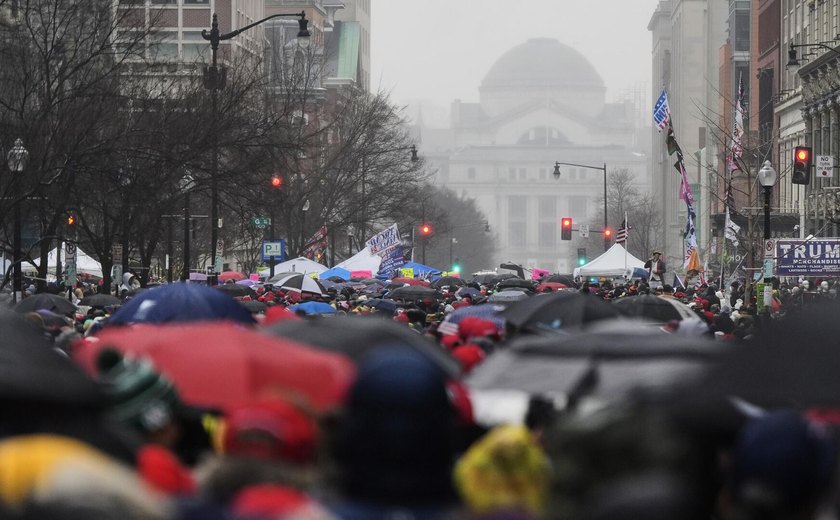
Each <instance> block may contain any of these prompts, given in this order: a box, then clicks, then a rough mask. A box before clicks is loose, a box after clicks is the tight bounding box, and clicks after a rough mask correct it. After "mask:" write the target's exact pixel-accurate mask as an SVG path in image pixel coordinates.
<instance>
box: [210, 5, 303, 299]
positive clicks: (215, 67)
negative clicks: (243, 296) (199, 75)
mask: <svg viewBox="0 0 840 520" xmlns="http://www.w3.org/2000/svg"><path fill="white" fill-rule="evenodd" d="M287 16H291V17H297V18H298V33H297V42H298V45H300V46H301V47H308V46H309V37H310V36H311V34H310V33H309V29H308V26H309V20H307V19H306V11H301V12H299V13H278V14H273V15H271V16H266V17H265V18H263V19H262V20H259V21H256V22H254V23H252V24H249V25H246V26H245V27H242V28H239V29H236V30H234V31H231V32H229V33H222V32H220V31H219V17H218V15H216V13H213V23H212V25H211V27H210V30H209V31H208V30H206V29H204V30H202V31H201V37H202V38H204V39H205V40H207V41H209V42H210V49H211V51H212V54H211V64H210V66H209V67H206V68H205V70H204V87H205V88H206V89H208V90H209V91H210V99H211V102H212V110H213V112H212V126H211V128H210V134H211V138H212V140H213V141H212V149H213V152H212V154H213V156H212V158H211V163H210V199H211V200H210V230H211V231H210V263H211V264H212V265H213V273H214V276H213V277H212V279H211V280H208V281H210V282H211V283H212V282H215V281H216V276H217V275H218V273H220V272H221V270H222V269H221V265H219V264H220V263H221V262H218V263H217V259H216V254H217V252H218V250H220V249H221V247H220V242H219V229H220V228H221V227H222V219H221V218H219V138H218V128H217V118H218V110H219V94H218V92H219V90H221V89H223V88H224V87H225V80H226V78H227V73H226V71H225V69H224V67H219V62H218V50H219V43H220V42H222V41H225V40H230V39H231V38H234V37H235V36H237V35H239V34H241V33H243V32H245V31H247V30H248V29H251V28H253V27H256V26H258V25H260V24H262V23H265V22H267V21H268V20H271V19H274V18H280V17H287Z"/></svg>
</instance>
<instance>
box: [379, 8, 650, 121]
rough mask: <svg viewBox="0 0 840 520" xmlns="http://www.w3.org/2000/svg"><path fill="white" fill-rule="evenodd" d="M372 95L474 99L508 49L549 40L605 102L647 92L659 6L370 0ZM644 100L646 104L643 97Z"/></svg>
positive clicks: (402, 100)
mask: <svg viewBox="0 0 840 520" xmlns="http://www.w3.org/2000/svg"><path fill="white" fill-rule="evenodd" d="M371 3H372V6H371V11H372V19H371V61H372V63H371V89H372V90H378V89H382V90H385V91H389V92H391V95H392V100H393V101H394V102H396V103H397V104H400V105H403V104H407V103H409V102H413V101H416V100H430V101H432V102H433V103H434V104H435V105H441V106H443V107H448V106H449V103H450V102H451V101H452V100H453V99H456V98H459V99H461V100H463V101H477V100H478V86H479V84H480V83H481V80H482V78H483V77H484V75H485V74H486V73H487V71H488V70H489V69H490V67H491V66H492V65H493V63H494V62H495V61H496V59H497V58H499V57H500V56H501V55H502V54H503V53H504V52H505V51H507V50H508V49H510V48H512V47H514V46H516V45H519V44H521V43H524V42H525V41H527V40H528V39H530V38H537V37H549V38H555V39H557V40H559V41H560V42H561V43H564V44H566V45H569V46H571V47H574V48H575V49H577V50H578V51H579V52H581V54H583V55H584V56H586V57H587V58H588V59H589V61H590V62H591V63H592V64H593V66H594V67H595V69H596V70H597V71H598V72H599V73H600V74H601V77H602V78H604V82H605V84H606V86H607V101H612V100H613V99H615V97H616V95H617V94H618V93H619V92H620V91H622V90H623V89H627V88H631V87H633V86H636V85H642V86H643V87H644V88H645V89H646V90H645V92H647V91H649V89H650V82H651V80H650V74H651V72H650V70H651V34H650V32H648V30H647V24H648V22H649V21H650V18H651V15H652V14H653V12H654V9H655V8H656V5H657V4H658V0H518V1H510V0H505V1H502V0H372V2H371ZM646 99H650V96H649V95H647V96H646Z"/></svg>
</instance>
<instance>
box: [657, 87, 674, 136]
mask: <svg viewBox="0 0 840 520" xmlns="http://www.w3.org/2000/svg"><path fill="white" fill-rule="evenodd" d="M653 122H654V123H656V126H657V127H658V128H659V131H660V132H661V131H662V130H665V128H667V127H668V125H669V124H670V122H671V109H670V107H669V106H668V92H667V91H666V90H665V89H664V88H663V89H662V94H660V95H659V99H657V100H656V104H655V105H654V107H653Z"/></svg>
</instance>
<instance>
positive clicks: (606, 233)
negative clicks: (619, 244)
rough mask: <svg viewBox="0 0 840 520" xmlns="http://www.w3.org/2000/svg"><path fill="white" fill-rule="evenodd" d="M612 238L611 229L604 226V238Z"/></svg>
mask: <svg viewBox="0 0 840 520" xmlns="http://www.w3.org/2000/svg"><path fill="white" fill-rule="evenodd" d="M611 238H612V229H610V228H604V240H609V239H611Z"/></svg>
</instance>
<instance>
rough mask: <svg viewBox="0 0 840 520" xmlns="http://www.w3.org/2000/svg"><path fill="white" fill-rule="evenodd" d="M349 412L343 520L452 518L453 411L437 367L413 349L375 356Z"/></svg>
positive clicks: (340, 452)
mask: <svg viewBox="0 0 840 520" xmlns="http://www.w3.org/2000/svg"><path fill="white" fill-rule="evenodd" d="M345 412H346V416H345V417H344V418H343V422H342V423H341V424H340V425H339V431H338V433H337V440H336V453H335V456H336V460H337V462H338V465H339V473H340V476H339V482H338V488H339V491H340V492H341V494H342V496H341V498H340V499H339V500H338V501H337V503H335V504H333V506H332V510H333V512H334V513H335V514H336V515H337V516H338V517H339V518H341V519H346V520H356V519H366V520H375V519H378V518H381V519H385V518H398V517H399V518H403V517H405V518H413V519H415V520H423V519H445V518H448V517H449V516H452V515H454V513H455V512H456V510H457V498H456V493H455V490H454V486H453V484H452V465H453V460H454V457H455V435H454V434H455V424H456V423H455V419H456V414H455V409H454V407H453V406H452V404H451V402H450V399H449V396H448V393H447V387H446V376H445V374H444V373H443V371H442V370H441V369H440V368H439V367H438V366H437V365H435V364H434V363H432V362H431V361H430V360H428V359H427V358H425V357H424V356H422V355H421V354H419V353H417V352H415V351H413V350H412V349H410V348H390V349H388V348H383V349H381V350H378V351H376V352H374V353H373V354H371V356H370V357H368V358H367V359H366V360H365V361H363V363H362V364H361V365H360V366H359V371H358V376H357V379H356V382H355V383H354V385H353V387H352V388H351V390H350V394H349V397H348V402H347V405H346V410H345ZM397 514H401V515H403V516H395V515H397ZM406 515H409V516H406Z"/></svg>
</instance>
